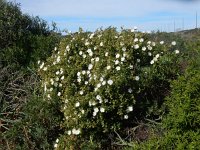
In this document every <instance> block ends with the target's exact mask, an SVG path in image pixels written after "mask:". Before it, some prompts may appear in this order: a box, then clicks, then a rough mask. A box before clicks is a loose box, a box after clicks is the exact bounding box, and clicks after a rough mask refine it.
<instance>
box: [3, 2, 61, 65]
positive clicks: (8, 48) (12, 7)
mask: <svg viewBox="0 0 200 150" xmlns="http://www.w3.org/2000/svg"><path fill="white" fill-rule="evenodd" d="M58 41H59V36H58V34H57V33H56V27H55V26H53V29H52V30H51V29H50V28H49V26H48V25H47V23H46V22H45V21H44V20H42V19H40V18H39V17H31V16H29V15H27V14H22V12H21V10H20V8H19V5H18V4H13V3H7V2H4V1H1V2H0V43H1V44H0V60H1V63H2V64H3V66H6V65H7V64H13V63H15V64H19V65H21V66H28V65H32V64H34V63H35V62H36V60H38V59H45V58H46V57H47V56H49V55H50V54H51V50H52V49H53V48H54V47H55V45H56V43H57V42H58Z"/></svg>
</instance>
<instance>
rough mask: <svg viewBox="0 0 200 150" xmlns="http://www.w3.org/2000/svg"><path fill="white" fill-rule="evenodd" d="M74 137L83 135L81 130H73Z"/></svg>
mask: <svg viewBox="0 0 200 150" xmlns="http://www.w3.org/2000/svg"><path fill="white" fill-rule="evenodd" d="M72 133H73V134H74V135H79V134H80V133H81V131H80V129H72Z"/></svg>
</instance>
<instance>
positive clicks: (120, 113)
mask: <svg viewBox="0 0 200 150" xmlns="http://www.w3.org/2000/svg"><path fill="white" fill-rule="evenodd" d="M179 53H180V51H179V50H177V49H176V42H175V41H173V42H172V43H170V44H167V43H165V42H164V41H161V42H160V43H155V42H153V41H149V40H148V39H146V34H145V33H140V32H138V31H137V30H125V29H123V30H122V31H121V32H117V31H116V29H114V28H108V29H105V30H97V31H95V32H94V33H89V32H82V31H80V32H78V33H74V34H69V35H67V36H66V38H65V39H64V40H63V41H62V42H61V43H60V45H59V47H58V48H55V50H54V53H53V55H52V56H51V57H50V58H49V59H48V60H47V62H45V63H44V62H40V61H38V64H39V73H40V75H41V78H42V83H43V89H44V91H45V93H46V94H45V99H46V100H47V101H49V102H50V103H51V102H53V101H57V100H58V101H62V103H63V105H62V108H61V109H62V112H63V114H64V121H63V123H62V126H63V127H64V128H65V130H66V132H65V135H64V136H63V138H60V140H61V141H62V142H64V143H68V144H67V145H68V146H69V147H70V146H76V144H77V143H79V144H77V145H78V146H79V147H80V145H81V143H83V141H82V140H83V139H84V140H85V141H86V140H88V141H89V140H90V141H93V140H96V141H98V140H102V139H98V138H102V137H103V136H104V135H106V136H108V135H109V133H111V132H113V131H118V130H120V129H124V128H126V127H128V126H130V123H131V122H132V121H133V120H134V119H135V118H138V116H140V114H142V113H144V112H145V111H146V112H147V110H146V109H147V107H149V104H153V103H157V101H161V100H160V97H157V96H154V94H156V93H157V92H158V90H159V89H162V87H161V86H165V83H168V80H169V79H173V78H174V77H175V75H176V74H177V73H178V72H177V69H178V63H177V61H178V59H177V56H178V55H177V54H179ZM167 86H168V85H167ZM66 139H67V140H66ZM70 141H71V142H72V143H70ZM81 141H82V142H81ZM62 142H61V143H62ZM63 145H65V146H64V147H67V146H66V144H63ZM63 145H62V144H59V140H57V141H56V144H55V147H62V146H63ZM64 147H63V148H64ZM74 149H76V148H74Z"/></svg>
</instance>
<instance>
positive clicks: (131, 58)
mask: <svg viewBox="0 0 200 150" xmlns="http://www.w3.org/2000/svg"><path fill="white" fill-rule="evenodd" d="M199 33H200V32H199V31H198V30H192V32H191V33H190V32H189V31H185V32H180V33H176V34H175V33H163V32H156V33H151V34H146V33H145V34H144V33H140V32H139V31H137V30H136V29H132V30H130V29H122V30H121V31H117V30H116V29H115V28H107V29H105V30H102V29H99V30H96V31H95V32H93V33H92V32H84V31H83V30H82V29H80V30H79V31H78V32H76V33H70V34H68V35H67V36H65V37H61V36H60V34H59V33H58V30H57V29H56V26H55V24H53V25H52V27H50V26H48V25H47V23H46V22H45V21H44V20H42V19H40V18H39V17H32V16H29V15H27V14H23V13H22V12H21V10H20V7H19V5H16V4H13V3H8V2H6V1H4V0H0V149H3V150H4V149H5V150H7V149H12V150H15V149H19V150H21V149H38V150H40V149H45V150H46V149H61V150H63V149H72V150H73V149H74V150H77V149H86V150H88V149H91V150H93V149H128V150H129V149H199V145H200V99H199V97H200V94H199V90H200V71H199V68H200V38H199V37H198V35H199ZM191 34H192V36H191ZM191 37H195V40H193V38H191Z"/></svg>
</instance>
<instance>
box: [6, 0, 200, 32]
mask: <svg viewBox="0 0 200 150" xmlns="http://www.w3.org/2000/svg"><path fill="white" fill-rule="evenodd" d="M10 1H14V0H10ZM15 1H16V2H17V3H20V4H21V9H22V11H23V12H24V13H28V14H30V15H33V16H39V17H41V18H43V19H44V20H46V21H48V23H50V24H51V22H52V21H53V22H56V24H57V26H58V28H60V29H61V30H63V29H67V30H70V31H72V32H75V31H77V30H78V29H79V27H82V28H83V29H84V30H87V31H94V30H96V29H97V28H100V27H103V28H106V27H109V26H113V27H117V28H120V27H124V28H133V27H134V26H137V27H138V29H139V30H141V31H152V30H161V31H174V22H175V28H176V29H182V28H183V27H184V29H190V28H194V27H195V25H196V12H197V13H198V20H199V22H198V27H200V0H32V1H28V0H15Z"/></svg>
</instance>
